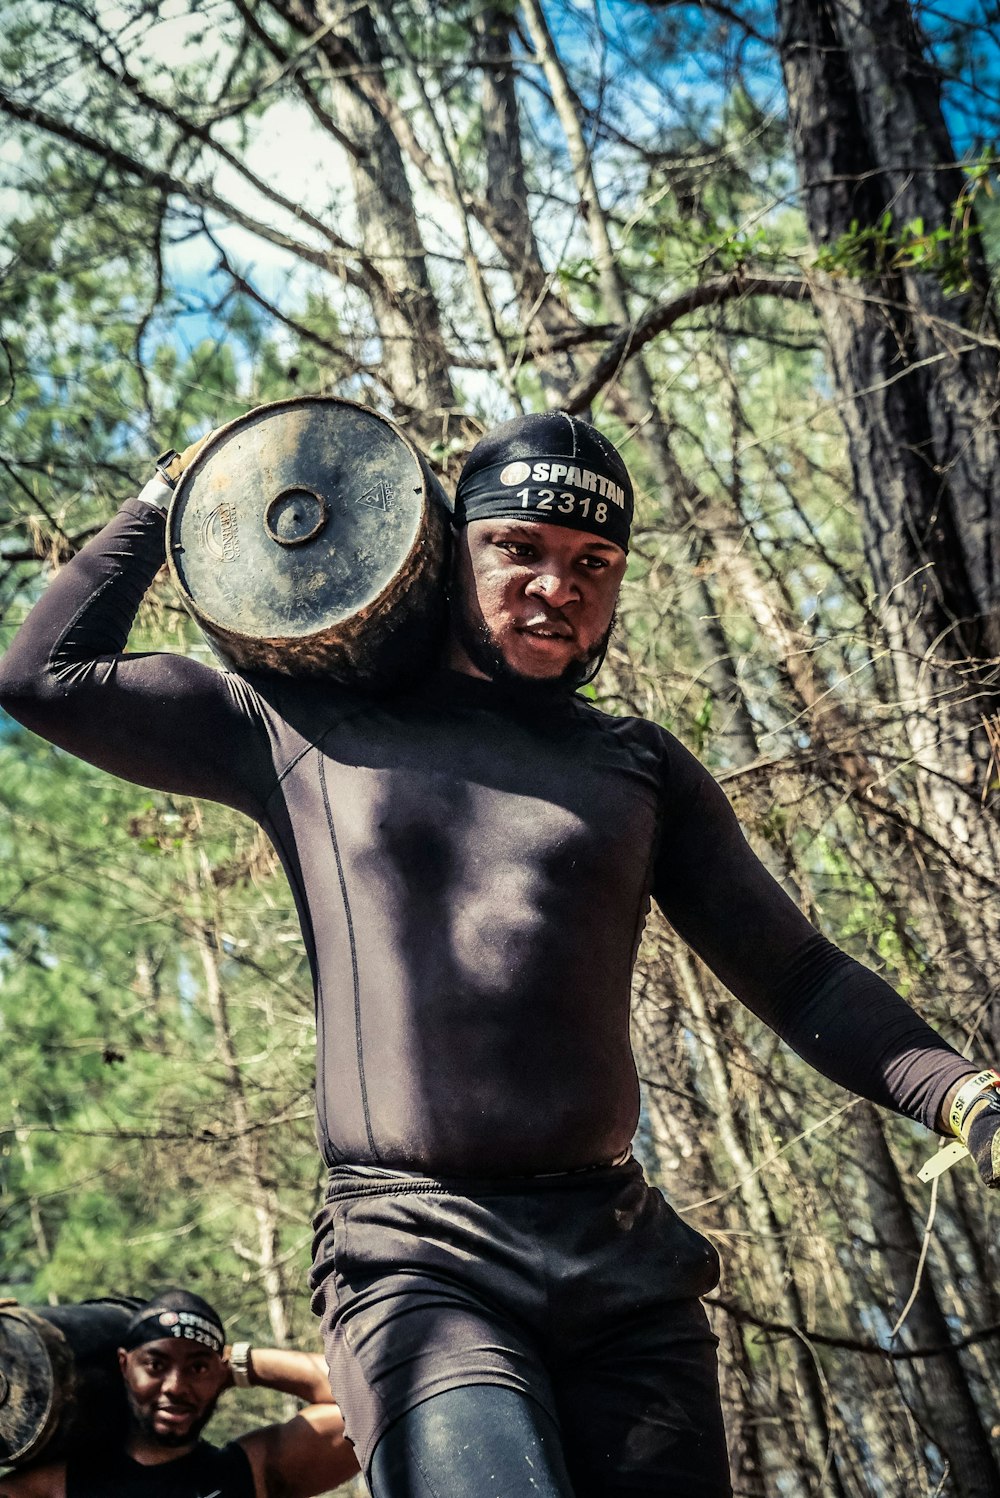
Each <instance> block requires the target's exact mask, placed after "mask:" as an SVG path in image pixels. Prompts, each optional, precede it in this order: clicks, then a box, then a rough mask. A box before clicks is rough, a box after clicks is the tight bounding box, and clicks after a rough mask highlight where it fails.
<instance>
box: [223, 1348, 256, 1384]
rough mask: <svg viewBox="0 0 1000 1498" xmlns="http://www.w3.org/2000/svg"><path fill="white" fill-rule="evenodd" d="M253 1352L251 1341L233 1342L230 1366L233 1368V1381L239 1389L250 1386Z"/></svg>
mask: <svg viewBox="0 0 1000 1498" xmlns="http://www.w3.org/2000/svg"><path fill="white" fill-rule="evenodd" d="M251 1352H252V1348H251V1346H250V1343H249V1342H234V1343H233V1350H232V1352H231V1353H230V1354H229V1366H230V1368H231V1369H232V1374H233V1383H234V1384H235V1385H236V1387H237V1388H238V1389H247V1388H249V1387H250V1373H251V1370H252V1368H253V1362H252V1360H251V1356H250V1355H251Z"/></svg>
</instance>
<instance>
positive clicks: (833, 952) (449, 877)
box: [0, 501, 970, 1176]
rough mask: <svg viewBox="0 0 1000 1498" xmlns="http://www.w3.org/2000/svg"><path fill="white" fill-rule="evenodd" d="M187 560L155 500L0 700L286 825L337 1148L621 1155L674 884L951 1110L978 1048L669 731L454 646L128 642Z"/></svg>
mask: <svg viewBox="0 0 1000 1498" xmlns="http://www.w3.org/2000/svg"><path fill="white" fill-rule="evenodd" d="M163 560H164V518H163V515H162V513H160V512H158V511H157V510H155V509H153V508H152V507H150V506H148V505H144V504H142V503H141V502H138V501H130V502H129V503H127V504H126V505H125V506H124V507H123V509H122V510H121V512H120V513H119V515H118V516H117V518H116V519H114V520H113V521H112V522H111V523H110V524H109V525H108V526H107V527H106V528H105V529H104V530H103V531H102V532H101V533H100V534H99V535H98V536H96V537H95V538H94V539H93V540H92V541H90V542H89V543H88V545H87V546H86V547H84V548H83V550H82V551H81V552H80V553H79V555H77V556H76V557H75V558H74V559H73V560H72V561H71V562H70V563H69V564H68V565H67V566H66V567H64V568H62V569H61V570H60V572H59V573H58V575H57V576H56V577H55V579H54V580H53V581H52V583H51V584H50V586H49V587H48V589H47V590H46V592H45V593H44V595H43V596H42V598H41V600H40V601H39V602H38V604H37V605H36V606H35V608H34V609H33V610H32V612H31V614H30V615H29V617H28V619H27V621H26V622H25V623H24V625H23V626H22V628H21V629H20V630H19V632H18V634H17V635H16V636H15V639H14V642H13V644H12V645H11V647H10V649H9V651H8V653H7V655H6V656H5V658H4V660H3V662H2V663H0V705H2V706H3V707H5V708H6V709H7V711H8V712H10V713H11V714H12V715H13V716H14V717H16V718H18V719H20V721H21V722H22V723H25V724H27V725H28V727H30V728H33V729H34V730H35V731H36V732H38V733H41V734H43V735H45V736H46V737H47V738H49V739H51V740H52V741H53V742H54V743H56V744H59V745H61V746H62V747H63V748H65V749H68V750H71V751H72V752H73V753H74V754H77V755H79V756H81V757H82V758H83V759H86V760H89V761H91V762H92V763H94V764H96V765H100V766H102V767H103V768H104V769H106V770H110V771H111V772H113V773H114V774H117V775H122V776H125V777H127V778H128V779H130V780H134V781H136V782H138V783H139V784H141V785H146V786H152V787H154V788H158V789H162V790H167V791H175V792H180V793H183V794H188V795H195V796H207V797H210V798H213V799H215V800H218V801H221V802H224V803H226V804H228V805H231V806H235V807H237V808H239V809H240V810H242V811H244V812H246V813H247V814H248V815H249V816H251V817H254V818H256V820H257V821H258V822H259V823H260V824H261V825H262V826H263V827H264V828H265V829H266V830H267V832H268V834H269V835H270V837H271V839H272V841H273V843H274V846H275V848H276V850H277V852H278V854H279V856H280V858H281V861H282V863H283V865H284V868H285V872H286V873H287V875H288V880H289V883H290V885H291V889H292V893H293V896H294V898H295V901H296V904H297V907H298V912H299V916H300V919H301V924H302V931H303V936H304V939H305V945H306V950H307V952H308V956H309V961H310V964H311V967H312V976H313V981H314V985H315V994H316V1006H317V1029H318V1086H317V1114H318V1135H319V1140H320V1145H321V1148H322V1150H323V1154H324V1156H325V1159H326V1161H327V1163H328V1164H330V1165H333V1164H336V1163H338V1162H348V1163H368V1164H374V1165H382V1166H386V1167H390V1168H394V1169H402V1170H415V1171H428V1172H432V1173H435V1174H448V1175H460V1174H468V1175H475V1176H483V1175H511V1174H530V1173H533V1172H546V1171H558V1170H567V1169H571V1168H574V1167H577V1166H581V1165H591V1164H596V1163H606V1162H608V1161H613V1160H617V1159H620V1158H622V1156H623V1155H624V1154H625V1152H626V1151H627V1149H628V1146H629V1142H630V1140H631V1138H632V1135H633V1133H634V1130H635V1127H636V1123H637V1120H638V1116H639V1087H638V1079H637V1076H636V1069H635V1064H634V1061H633V1057H632V1050H631V1045H630V1039H629V995H630V979H631V973H632V966H633V961H634V957H635V951H636V947H637V944H638V940H639V936H640V933H641V931H642V926H643V922H644V920H645V917H646V913H647V909H648V905H649V898H650V895H652V897H653V898H654V899H655V900H656V901H657V902H658V903H659V905H660V907H661V908H662V910H663V912H664V914H665V915H666V917H667V919H668V920H669V921H670V922H671V923H672V924H673V926H674V927H675V928H676V930H677V931H678V932H679V933H680V935H681V936H682V937H683V938H684V940H685V941H687V942H688V943H689V944H690V946H691V947H692V948H693V949H694V950H695V951H696V952H697V953H698V954H699V955H700V956H701V957H702V958H703V959H704V960H705V961H706V962H707V963H708V965H709V966H710V967H711V968H712V969H714V971H715V972H716V973H717V974H718V975H719V977H720V978H721V979H722V981H723V982H724V983H725V984H726V985H727V986H728V987H729V988H730V989H731V991H732V992H733V993H734V994H735V995H736V996H737V997H738V998H740V999H741V1000H742V1001H743V1002H744V1003H745V1004H747V1005H749V1007H750V1008H751V1009H753V1010H754V1011H755V1012H756V1013H757V1014H758V1015H760V1016H761V1017H762V1018H763V1019H764V1020H765V1021H766V1022H767V1023H768V1024H769V1025H771V1026H772V1027H773V1028H774V1029H775V1030H777V1031H778V1033H779V1034H780V1035H781V1036H783V1037H784V1039H785V1040H786V1041H787V1042H788V1043H789V1045H791V1046H792V1047H793V1048H794V1049H795V1050H796V1051H798V1052H799V1053H800V1055H802V1056H804V1057H805V1059H806V1060H807V1061H809V1062H810V1063H811V1064H812V1065H813V1066H815V1067H817V1068H818V1069H819V1070H820V1071H822V1072H824V1073H825V1074H826V1075H827V1076H829V1077H831V1078H833V1080H835V1081H837V1082H840V1083H842V1084H843V1085H844V1086H845V1087H849V1088H851V1089H853V1090H854V1091H855V1092H858V1093H861V1094H862V1095H863V1096H865V1097H868V1098H871V1099H872V1100H873V1101H875V1102H877V1103H882V1104H885V1105H889V1106H892V1107H895V1108H897V1109H898V1110H899V1111H900V1112H902V1113H905V1114H908V1115H909V1116H910V1117H912V1118H916V1119H919V1120H920V1121H922V1122H923V1123H925V1124H926V1125H927V1126H928V1127H930V1128H933V1127H934V1126H935V1122H936V1117H937V1113H938V1109H939V1107H940V1104H941V1101H942V1099H943V1098H944V1096H945V1094H946V1093H947V1091H948V1089H949V1088H950V1087H951V1086H952V1085H953V1084H954V1083H955V1082H956V1081H958V1080H959V1079H960V1078H963V1077H965V1076H966V1075H968V1073H969V1070H970V1066H969V1063H968V1062H967V1061H965V1060H963V1059H962V1057H960V1056H959V1055H958V1054H957V1052H955V1051H954V1050H953V1049H952V1048H951V1047H950V1046H949V1045H947V1044H946V1043H945V1041H944V1040H943V1039H941V1038H940V1037H939V1036H938V1035H936V1034H935V1033H934V1032H933V1031H932V1030H931V1029H930V1028H929V1027H928V1026H927V1025H926V1024H925V1023H924V1022H923V1021H922V1020H921V1019H920V1018H919V1017H918V1016H917V1015H916V1014H915V1013H914V1011H913V1010H912V1009H911V1008H910V1007H909V1006H908V1005H907V1004H906V1003H905V1002H904V1001H903V1000H902V999H901V998H900V997H899V996H898V995H897V994H895V993H894V992H893V990H892V989H891V988H890V987H889V986H888V985H887V984H886V983H884V982H883V981H882V979H880V978H878V977H877V976H876V975H875V974H874V973H872V972H870V971H869V970H868V969H866V968H864V967H863V966H861V965H860V964H859V963H857V962H855V961H854V960H853V959H852V958H850V957H848V956H847V955H845V954H844V953H843V952H840V951H838V950H837V948H836V947H834V946H832V945H831V943H830V942H828V941H827V940H826V939H825V938H824V937H823V936H821V935H820V934H819V933H818V932H817V931H816V930H814V928H813V927H812V926H811V925H810V924H809V922H808V921H807V920H806V919H805V917H804V916H803V915H802V913H801V912H800V911H799V910H798V909H797V907H796V906H795V905H794V904H793V902H792V901H791V900H790V899H789V898H788V896H787V895H786V894H785V893H784V891H783V890H782V889H781V888H780V886H779V885H778V884H777V883H776V882H775V881H774V880H773V879H772V878H771V876H770V875H769V874H768V873H767V871H766V870H765V869H764V867H763V866H762V864H761V863H760V862H759V861H758V859H757V858H756V856H755V855H754V853H753V852H752V850H751V849H750V847H749V845H748V843H747V842H746V839H745V838H744V837H743V835H742V833H741V831H740V828H739V825H738V823H737V821H736V818H735V816H734V815H733V812H732V809H731V808H730V806H729V803H728V802H727V800H726V798H725V796H724V795H723V793H722V791H721V790H720V788H719V787H718V785H717V784H716V783H715V781H714V780H713V779H712V777H711V776H710V775H709V774H708V773H707V771H706V770H705V769H704V768H703V767H702V766H701V765H700V764H699V763H698V762H697V760H696V759H695V758H694V757H693V756H692V755H691V754H689V753H688V751H687V750H686V749H685V748H684V747H683V746H682V745H681V744H680V743H679V742H678V741H677V740H676V739H675V738H673V737H672V735H671V734H669V733H668V732H666V731H665V730H664V729H662V728H660V727H659V726H657V725H656V724H653V723H649V722H646V721H644V720H642V719H638V718H619V717H611V716H608V715H607V714H605V713H602V712H599V711H598V710H597V709H596V708H594V707H593V706H592V705H590V704H589V703H588V702H586V701H585V700H584V699H582V698H580V697H576V696H573V695H561V696H557V697H553V698H551V700H548V701H547V703H546V704H545V705H542V704H540V703H539V700H538V695H537V693H530V694H528V695H527V696H526V695H525V694H523V693H521V692H519V691H517V690H515V689H510V688H504V687H501V686H499V685H496V684H494V683H491V682H488V681H484V680H479V679H475V678H473V677H470V676H466V675H461V674H458V673H454V672H447V671H442V672H440V673H439V674H437V675H435V676H433V677H431V678H430V679H428V680H423V681H419V682H415V683H413V686H412V688H410V689H408V690H405V691H401V692H399V693H398V694H396V695H394V696H391V697H383V698H373V697H370V696H367V695H366V694H364V693H363V692H359V691H357V690H354V689H350V688H347V687H343V686H339V685H337V684H336V683H334V682H332V681H329V682H327V681H322V680H319V681H317V680H293V679H291V678H287V677H281V676H276V675H271V676H268V675H264V674H259V675H253V676H249V675H247V676H244V675H238V674H235V673H233V672H226V671H217V670H215V669H214V668H212V667H211V666H208V665H205V664H203V663H201V662H198V661H195V660H191V659H188V658H185V657H183V656H178V655H170V654H141V655H129V654H126V653H124V647H125V642H126V639H127V637H128V633H129V629H130V627H131V624H132V621H133V619H134V617H135V614H136V611H137V609H138V607H139V603H140V601H141V599H142V596H143V594H144V592H145V591H146V589H147V587H148V585H149V583H150V582H151V580H152V578H153V577H154V575H155V574H156V572H157V570H158V569H159V568H160V566H161V565H162V563H163Z"/></svg>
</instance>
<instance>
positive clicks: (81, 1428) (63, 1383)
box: [0, 1296, 141, 1467]
mask: <svg viewBox="0 0 1000 1498" xmlns="http://www.w3.org/2000/svg"><path fill="white" fill-rule="evenodd" d="M140 1303H141V1302H140V1301H139V1300H137V1299H133V1298H130V1297H127V1296H122V1297H120V1298H118V1297H109V1298H108V1299H106V1300H90V1301H83V1302H81V1303H80V1304H79V1305H66V1306H33V1307H30V1308H29V1307H27V1306H18V1305H11V1306H0V1465H2V1464H6V1465H8V1466H13V1467H23V1466H25V1465H26V1464H27V1463H29V1462H32V1463H34V1462H37V1461H40V1460H41V1461H45V1462H55V1461H63V1460H65V1458H66V1457H67V1455H70V1454H72V1453H73V1452H76V1451H85V1450H87V1449H88V1448H89V1447H92V1446H97V1445H102V1446H103V1445H104V1444H106V1443H108V1442H112V1443H113V1442H114V1441H115V1440H116V1439H118V1438H119V1437H123V1436H124V1433H125V1421H126V1404H125V1390H124V1385H123V1383H122V1378H121V1374H120V1372H119V1369H118V1347H119V1346H120V1344H121V1338H122V1334H123V1333H124V1330H125V1327H126V1326H127V1325H128V1322H129V1318H130V1317H131V1315H132V1312H133V1311H134V1310H135V1308H136V1306H138V1305H139V1304H140Z"/></svg>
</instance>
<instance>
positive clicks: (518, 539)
mask: <svg viewBox="0 0 1000 1498" xmlns="http://www.w3.org/2000/svg"><path fill="white" fill-rule="evenodd" d="M627 560H628V559H627V557H626V555H625V553H624V551H622V549H621V547H620V546H616V545H615V544H614V542H612V541H605V540H603V539H602V538H601V537H600V536H595V535H592V534H591V533H590V532H589V531H578V530H571V529H569V528H568V527H566V526H562V525H549V524H547V523H544V522H540V521H537V520H473V521H471V522H470V523H469V524H468V525H467V526H465V527H464V528H463V529H462V530H461V531H460V532H459V533H458V536H457V540H456V557H455V577H454V584H453V590H452V620H451V647H450V656H449V659H450V663H451V665H452V666H454V667H456V668H457V669H458V670H460V671H465V672H467V673H468V674H470V675H473V676H485V677H489V678H492V679H496V678H507V679H516V680H519V681H529V682H536V683H546V682H548V683H553V684H554V683H561V684H566V685H571V686H575V685H577V684H578V683H579V682H581V681H583V680H584V679H585V677H586V676H587V675H588V673H589V671H590V669H591V667H592V666H593V665H594V663H595V662H596V661H597V660H598V659H599V658H600V655H601V653H602V651H603V650H604V648H605V646H606V645H607V640H608V635H609V634H610V631H611V626H612V622H613V620H614V613H615V603H616V601H617V598H618V589H619V587H620V586H621V580H622V577H623V576H624V573H625V567H626V563H627Z"/></svg>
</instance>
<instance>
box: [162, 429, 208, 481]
mask: <svg viewBox="0 0 1000 1498" xmlns="http://www.w3.org/2000/svg"><path fill="white" fill-rule="evenodd" d="M219 431H220V428H219V427H214V428H213V429H212V431H210V432H206V433H205V435H204V437H199V438H198V440H197V442H192V443H191V445H190V447H186V448H185V449H184V451H183V452H182V453H178V452H174V450H173V448H171V449H170V450H169V452H165V453H161V454H160V456H159V457H158V458H157V460H156V471H157V473H158V474H160V476H161V477H162V478H163V479H164V481H165V482H166V483H168V484H169V485H170V487H171V489H172V488H173V487H174V485H175V484H176V483H177V480H178V479H179V478H180V476H181V474H182V473H183V472H184V470H185V468H188V467H190V465H191V464H192V463H193V462H194V460H195V458H196V457H197V456H198V454H199V453H200V452H201V450H202V448H203V447H204V446H205V443H206V442H211V440H212V438H213V437H215V436H217V435H218V433H219Z"/></svg>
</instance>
